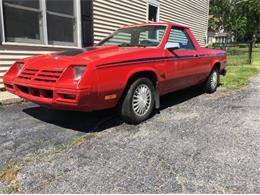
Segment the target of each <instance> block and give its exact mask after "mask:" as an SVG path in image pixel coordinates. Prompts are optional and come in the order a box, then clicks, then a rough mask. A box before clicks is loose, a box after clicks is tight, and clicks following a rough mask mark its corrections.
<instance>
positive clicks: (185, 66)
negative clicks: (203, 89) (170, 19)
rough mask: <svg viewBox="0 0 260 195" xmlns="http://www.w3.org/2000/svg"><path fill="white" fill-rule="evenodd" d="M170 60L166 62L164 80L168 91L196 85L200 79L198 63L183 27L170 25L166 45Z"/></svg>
mask: <svg viewBox="0 0 260 195" xmlns="http://www.w3.org/2000/svg"><path fill="white" fill-rule="evenodd" d="M169 45H174V47H173V48H166V49H167V52H168V56H172V57H173V58H171V60H169V61H168V62H167V63H166V80H167V83H168V84H167V86H168V87H167V88H168V90H169V91H175V90H178V89H183V88H186V87H189V86H192V85H196V84H197V83H198V82H199V81H200V79H201V78H200V75H199V70H200V67H199V66H200V63H199V58H198V52H197V50H196V49H195V47H194V45H193V43H192V41H191V39H190V37H189V36H188V34H187V32H186V31H185V28H176V27H172V29H171V32H170V35H169V38H168V42H167V44H166V47H167V46H169Z"/></svg>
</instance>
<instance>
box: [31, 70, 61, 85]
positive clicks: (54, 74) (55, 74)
mask: <svg viewBox="0 0 260 195" xmlns="http://www.w3.org/2000/svg"><path fill="white" fill-rule="evenodd" d="M61 74H62V71H55V70H42V71H41V72H40V73H39V74H37V76H36V77H35V79H34V80H36V81H42V82H51V83H56V82H57V80H58V79H59V78H60V76H61Z"/></svg>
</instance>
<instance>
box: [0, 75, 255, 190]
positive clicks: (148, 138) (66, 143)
mask: <svg viewBox="0 0 260 195" xmlns="http://www.w3.org/2000/svg"><path fill="white" fill-rule="evenodd" d="M259 99H260V77H259V76H258V77H254V78H252V80H251V83H250V85H249V86H248V88H246V89H243V90H227V89H223V88H219V90H218V91H217V92H216V93H215V94H210V95H209V94H201V93H199V92H198V90H197V89H189V90H184V91H181V92H177V93H173V94H170V95H167V96H165V97H163V98H162V109H161V110H160V113H159V114H156V115H155V116H154V117H153V118H151V119H149V120H148V121H146V122H144V123H142V124H140V125H136V126H132V125H127V124H125V123H122V121H120V119H118V117H117V116H116V115H115V113H114V111H113V110H107V111H102V112H96V113H80V112H66V111H56V110H50V109H46V108H42V107H39V106H37V105H34V104H30V103H25V104H21V105H12V106H6V107H2V108H0V124H1V126H0V145H1V146H0V154H1V156H0V167H5V166H6V165H7V164H8V163H10V162H11V161H15V162H16V163H17V164H18V165H19V166H20V170H19V172H18V174H17V177H16V180H15V181H12V182H13V183H14V184H15V185H17V186H18V190H19V192H24V193H142V192H145V193H260V188H259V186H260V167H259V165H260V157H259V149H260V148H259V147H260V131H259V129H260V102H259ZM8 185H10V183H6V182H5V181H1V180H0V192H4V190H6V188H7V186H8Z"/></svg>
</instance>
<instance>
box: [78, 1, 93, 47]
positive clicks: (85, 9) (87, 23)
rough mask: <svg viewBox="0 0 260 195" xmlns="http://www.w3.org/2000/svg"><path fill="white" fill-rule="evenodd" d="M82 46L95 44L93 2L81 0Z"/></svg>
mask: <svg viewBox="0 0 260 195" xmlns="http://www.w3.org/2000/svg"><path fill="white" fill-rule="evenodd" d="M81 24H82V46H83V47H87V46H92V45H93V42H94V41H93V2H92V0H81Z"/></svg>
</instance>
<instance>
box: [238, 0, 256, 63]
mask: <svg viewBox="0 0 260 195" xmlns="http://www.w3.org/2000/svg"><path fill="white" fill-rule="evenodd" d="M238 8H239V10H240V14H241V15H242V16H243V17H245V18H246V27H245V37H246V39H247V41H248V42H249V64H252V52H253V45H254V43H255V41H256V37H257V34H258V33H259V32H260V1H259V0H241V1H239V2H238Z"/></svg>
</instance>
